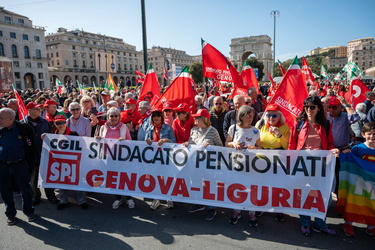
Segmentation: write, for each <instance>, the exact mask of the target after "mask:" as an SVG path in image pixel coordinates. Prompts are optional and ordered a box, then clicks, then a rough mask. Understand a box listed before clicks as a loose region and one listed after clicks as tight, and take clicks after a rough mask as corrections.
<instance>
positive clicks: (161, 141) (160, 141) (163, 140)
mask: <svg viewBox="0 0 375 250" xmlns="http://www.w3.org/2000/svg"><path fill="white" fill-rule="evenodd" d="M166 142H169V140H168V139H160V140H159V141H158V146H161V145H163V144H164V143H166Z"/></svg>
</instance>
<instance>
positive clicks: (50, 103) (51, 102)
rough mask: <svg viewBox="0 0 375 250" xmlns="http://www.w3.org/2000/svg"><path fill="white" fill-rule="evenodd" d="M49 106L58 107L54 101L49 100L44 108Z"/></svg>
mask: <svg viewBox="0 0 375 250" xmlns="http://www.w3.org/2000/svg"><path fill="white" fill-rule="evenodd" d="M49 105H56V106H57V103H56V102H55V101H54V100H48V101H46V103H44V105H43V107H48V106H49Z"/></svg>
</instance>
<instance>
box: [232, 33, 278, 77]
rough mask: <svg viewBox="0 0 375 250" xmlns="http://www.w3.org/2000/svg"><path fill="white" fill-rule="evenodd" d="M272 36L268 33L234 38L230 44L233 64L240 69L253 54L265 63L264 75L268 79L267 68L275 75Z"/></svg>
mask: <svg viewBox="0 0 375 250" xmlns="http://www.w3.org/2000/svg"><path fill="white" fill-rule="evenodd" d="M271 47H272V43H271V38H270V37H269V36H267V35H260V36H249V37H241V38H234V39H232V40H231V44H230V48H231V49H230V61H231V62H232V63H233V66H234V67H235V68H236V69H237V70H238V71H240V70H241V69H242V66H243V64H244V61H245V60H246V59H247V58H248V57H249V56H250V55H252V54H254V55H255V57H256V59H257V60H258V61H261V62H262V63H263V65H264V70H263V71H264V72H263V73H264V77H263V79H262V80H267V79H268V77H267V74H266V70H268V72H270V73H271V75H273V57H272V48H271Z"/></svg>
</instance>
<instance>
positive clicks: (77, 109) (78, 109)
mask: <svg viewBox="0 0 375 250" xmlns="http://www.w3.org/2000/svg"><path fill="white" fill-rule="evenodd" d="M80 110H81V109H80V108H76V109H71V110H70V111H80Z"/></svg>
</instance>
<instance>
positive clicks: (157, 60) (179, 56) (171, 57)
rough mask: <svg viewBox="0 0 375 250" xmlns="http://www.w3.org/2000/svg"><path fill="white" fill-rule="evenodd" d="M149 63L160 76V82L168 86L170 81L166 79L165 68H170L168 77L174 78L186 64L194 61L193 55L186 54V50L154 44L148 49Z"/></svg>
mask: <svg viewBox="0 0 375 250" xmlns="http://www.w3.org/2000/svg"><path fill="white" fill-rule="evenodd" d="M147 60H148V63H152V67H153V69H154V71H155V73H156V75H157V76H158V81H159V84H161V85H163V86H166V85H167V84H168V83H167V82H166V81H165V80H164V77H163V72H164V68H167V69H168V79H169V80H173V79H174V78H175V77H177V75H178V74H179V73H180V72H181V70H182V69H183V68H184V67H185V66H189V65H191V64H192V63H193V62H194V59H193V57H192V56H190V55H188V54H186V51H183V50H177V49H171V48H164V47H160V46H153V47H152V48H151V49H148V50H147Z"/></svg>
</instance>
